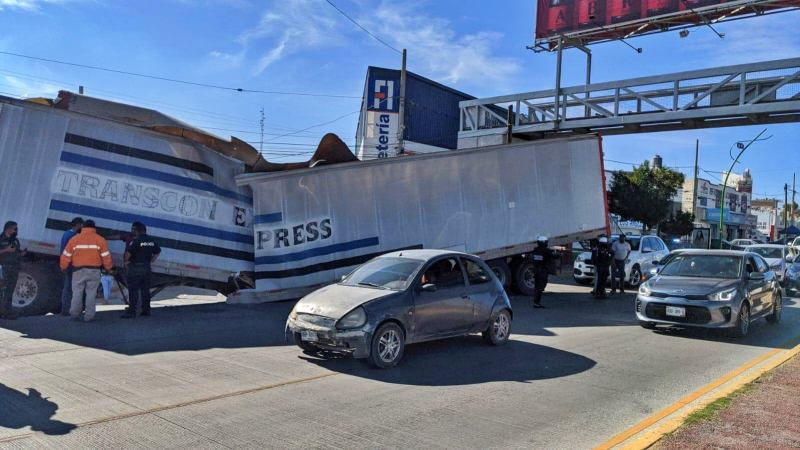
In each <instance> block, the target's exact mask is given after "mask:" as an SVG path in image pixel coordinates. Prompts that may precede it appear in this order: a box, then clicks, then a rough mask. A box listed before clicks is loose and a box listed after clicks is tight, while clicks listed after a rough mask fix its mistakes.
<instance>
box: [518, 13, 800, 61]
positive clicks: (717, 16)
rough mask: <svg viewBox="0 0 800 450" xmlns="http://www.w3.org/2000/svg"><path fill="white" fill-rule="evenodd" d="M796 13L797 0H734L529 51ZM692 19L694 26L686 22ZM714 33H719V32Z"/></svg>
mask: <svg viewBox="0 0 800 450" xmlns="http://www.w3.org/2000/svg"><path fill="white" fill-rule="evenodd" d="M745 10H749V12H743V11H745ZM796 10H800V7H799V6H798V4H797V1H796V0H735V1H731V2H726V3H721V4H717V5H709V6H703V7H700V8H689V9H686V10H682V11H675V12H671V13H667V14H662V15H660V16H655V17H648V18H644V19H636V20H630V21H627V22H620V23H615V24H608V25H605V24H600V23H597V24H596V25H597V26H596V27H594V28H591V29H587V30H577V31H572V32H568V33H562V34H557V35H553V36H549V37H545V38H538V39H537V38H534V39H535V40H534V44H533V45H531V46H528V47H527V48H528V49H530V50H533V51H534V52H537V53H540V52H553V51H556V50H559V49H560V48H563V47H567V48H568V47H577V46H584V47H585V46H588V45H594V44H600V43H605V42H611V41H623V42H624V39H628V38H631V37H636V36H647V35H651V34H656V33H665V32H668V31H679V30H684V29H687V28H694V27H699V26H709V27H711V28H712V30H713V26H712V25H714V24H717V23H724V22H731V21H734V20H741V19H748V18H752V17H758V16H765V15H771V14H777V13H782V12H789V11H796ZM537 14H538V12H537ZM690 18H691V19H692V20H693V23H686V22H687V20H689V19H690ZM714 32H715V33H716V30H714ZM717 34H719V33H717ZM634 49H635V47H634Z"/></svg>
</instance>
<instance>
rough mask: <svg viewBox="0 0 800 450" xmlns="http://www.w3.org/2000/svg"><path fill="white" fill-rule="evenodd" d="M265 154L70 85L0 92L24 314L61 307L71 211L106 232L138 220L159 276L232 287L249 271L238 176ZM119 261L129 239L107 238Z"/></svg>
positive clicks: (5, 207) (8, 215)
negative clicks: (14, 95)
mask: <svg viewBox="0 0 800 450" xmlns="http://www.w3.org/2000/svg"><path fill="white" fill-rule="evenodd" d="M253 164H263V160H262V159H260V156H259V155H258V153H257V152H256V151H255V150H254V149H252V147H250V146H249V145H247V144H245V143H243V142H241V141H238V140H235V139H234V140H233V141H224V140H221V139H220V138H217V137H215V136H212V135H209V134H207V133H205V132H203V131H201V130H197V129H194V128H192V127H191V126H189V125H186V124H184V123H181V122H179V121H177V120H175V119H172V118H170V117H168V116H165V115H163V114H161V113H158V112H156V111H152V110H148V109H144V108H138V107H134V106H129V105H124V104H119V103H115V102H109V101H104V100H99V99H94V98H91V97H86V96H82V95H76V94H73V93H69V92H64V91H62V92H60V93H59V97H58V98H57V99H55V100H54V101H49V100H45V99H34V100H16V99H11V98H7V97H0V166H2V167H3V168H4V174H5V175H4V176H3V177H2V179H0V218H2V220H3V221H5V220H14V221H16V222H18V223H19V228H20V238H21V241H22V246H23V247H27V249H28V253H29V257H28V258H27V259H26V260H25V261H24V263H23V266H22V270H21V272H20V276H19V281H18V282H17V287H16V290H15V292H14V297H13V301H12V303H13V305H14V309H15V310H16V311H17V312H18V313H19V314H23V315H26V314H40V313H45V312H50V311H55V310H57V309H58V308H59V305H60V302H59V299H60V294H61V286H62V276H61V273H60V272H59V269H58V264H57V259H58V256H59V251H60V250H59V242H60V239H61V234H62V233H63V231H64V230H66V229H67V228H68V227H69V222H70V220H71V219H72V218H73V217H75V216H81V217H83V218H84V219H92V220H94V221H95V222H96V224H97V227H98V232H100V234H103V235H105V236H107V237H108V236H110V235H115V234H120V233H124V232H126V231H129V230H130V226H131V222H133V221H141V222H143V223H144V224H145V225H146V226H147V228H148V233H149V234H150V235H151V236H153V237H154V238H155V239H156V240H157V241H158V243H159V244H160V246H161V247H162V249H163V252H162V255H161V257H160V258H159V260H158V262H157V263H156V264H155V265H154V266H153V272H154V283H156V284H161V285H164V284H189V285H195V286H201V287H204V288H208V289H215V290H217V291H220V292H222V293H230V292H232V291H234V290H236V289H238V287H240V286H241V285H243V284H245V285H247V283H246V280H248V279H251V278H252V271H253V239H252V235H253V228H252V219H253V213H252V194H251V193H250V190H249V188H247V187H239V186H237V185H236V184H235V182H234V178H235V177H236V176H237V175H240V174H242V173H244V172H245V171H246V170H248V166H250V167H252V165H253ZM109 244H110V249H111V251H112V255H113V258H114V262H115V265H121V260H122V254H123V252H124V243H123V242H121V241H111V242H110V243H109Z"/></svg>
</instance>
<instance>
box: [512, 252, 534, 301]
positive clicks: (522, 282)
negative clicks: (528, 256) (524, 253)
mask: <svg viewBox="0 0 800 450" xmlns="http://www.w3.org/2000/svg"><path fill="white" fill-rule="evenodd" d="M514 287H516V289H517V291H518V292H519V293H520V294H522V295H527V296H531V295H533V292H534V280H533V261H530V260H524V261H520V262H519V264H517V267H516V270H514Z"/></svg>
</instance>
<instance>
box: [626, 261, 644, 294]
mask: <svg viewBox="0 0 800 450" xmlns="http://www.w3.org/2000/svg"><path fill="white" fill-rule="evenodd" d="M625 284H627V285H628V287H630V288H633V289H638V288H639V285H640V284H642V269H641V267H639V266H638V265H636V266H633V267H632V268H631V275H630V276H629V277H628V279H627V280H625Z"/></svg>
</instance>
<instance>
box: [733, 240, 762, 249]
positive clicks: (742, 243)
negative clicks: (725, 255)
mask: <svg viewBox="0 0 800 450" xmlns="http://www.w3.org/2000/svg"><path fill="white" fill-rule="evenodd" d="M758 244H760V242H758V241H756V240H755V239H734V240H732V241H731V246H734V247H747V246H750V245H758Z"/></svg>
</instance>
